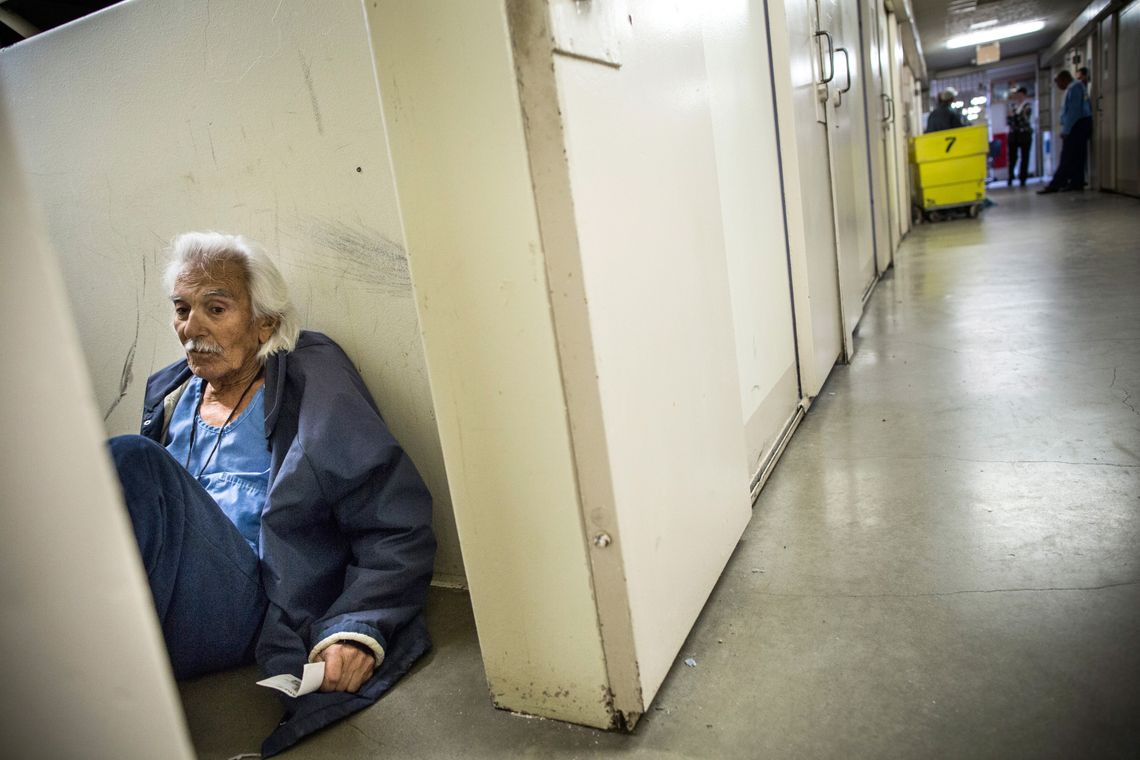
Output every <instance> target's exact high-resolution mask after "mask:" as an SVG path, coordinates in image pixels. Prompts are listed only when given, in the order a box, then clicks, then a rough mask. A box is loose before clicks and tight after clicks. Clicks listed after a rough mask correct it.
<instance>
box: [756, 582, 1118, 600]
mask: <svg viewBox="0 0 1140 760" xmlns="http://www.w3.org/2000/svg"><path fill="white" fill-rule="evenodd" d="M1138 584H1140V580H1131V581H1121V582H1119V583H1106V584H1104V585H1103V586H1045V587H1042V588H1034V587H1027V588H992V589H962V590H959V591H931V592H926V593H921V594H901V593H899V594H785V593H780V592H777V591H761V592H759V593H760V594H762V595H763V596H774V597H780V598H787V599H927V598H932V597H940V596H964V595H968V594H1021V593H1048V592H1052V591H1104V590H1106V589H1111V588H1122V587H1125V586H1135V585H1138Z"/></svg>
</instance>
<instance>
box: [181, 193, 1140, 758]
mask: <svg viewBox="0 0 1140 760" xmlns="http://www.w3.org/2000/svg"><path fill="white" fill-rule="evenodd" d="M992 197H993V198H994V199H995V200H996V201H997V204H998V205H997V206H996V207H994V208H991V209H989V210H987V211H986V212H984V214H983V216H982V218H981V219H979V220H960V221H952V222H944V223H941V224H937V225H924V226H922V227H919V228H917V229H915V230H914V231H913V232H912V233H911V235H910V236H909V237H908V238H907V240H906V241H905V243H904V244H903V247H902V250H901V252H900V253H899V255H898V260H897V264H896V267H895V268H894V270H893V271H892V272H889V273H888V274H887V276H886V278H885V279H884V280H883V281H882V282H881V283H880V284H879V285H878V287H877V289H876V291H875V292H874V294H873V296H872V298H871V301H870V303H869V304H868V307H867V312H866V315H865V316H864V319H863V322H862V324H861V326H860V328H859V332H858V355H857V356H856V359H855V361H854V362H853V363H852V364H851V365H850V366H839V367H836V368H835V370H834V372H833V373H832V375H831V378H830V380H829V381H828V384H827V385H826V386H825V388H824V390H823V392H822V394H821V395H820V397H819V398H818V399H817V400H816V402H815V404H814V406H813V407H812V409H811V411H810V412H809V413H808V415H807V418H806V419H805V420H804V423H803V424H802V426H801V427H800V430H799V431H798V432H797V434H796V435H795V437H794V439H793V440H792V442H791V444H790V445H789V447H788V449H787V451H786V453H785V454H784V456H783V459H782V461H781V462H780V464H779V466H778V467H777V469H776V472H775V474H774V475H773V477H772V479H771V480H770V482H769V483H768V486H767V487H766V488H765V490H764V491H763V493H762V494H761V496H760V499H759V501H758V502H757V504H756V510H755V515H754V517H753V520H752V523H751V525H750V526H749V527H748V529H747V531H746V533H745V535H744V538H743V540H742V542H741V544H740V546H739V548H738V549H737V551H736V553H735V555H734V556H733V558H732V560H731V562H730V563H729V565H728V568H727V569H726V571H725V573H724V576H723V577H722V579H721V581H720V583H719V585H718V586H717V588H716V590H715V592H714V594H713V596H712V598H711V599H710V601H709V603H708V605H707V607H706V608H705V610H704V612H703V614H702V615H701V618H700V620H699V621H698V622H697V624H696V626H695V628H694V629H693V632H692V634H691V635H690V637H689V640H688V641H687V642H686V644H685V646H684V649H683V650H682V651H681V653H680V654H679V655H678V658H677V663H676V665H675V666H674V668H673V671H672V672H671V673H670V675H669V677H668V679H667V680H666V682H665V685H664V686H663V688H662V689H661V691H660V694H659V695H658V697H657V699H656V701H655V702H654V704H653V706H652V708H651V709H650V711H649V713H648V715H646V716H645V718H644V719H643V720H642V722H641V723H640V724H639V725H638V727H637V730H636V732H635V733H634V734H632V735H618V734H612V733H604V732H600V731H594V730H589V729H584V728H580V727H576V726H571V725H567V724H562V723H559V722H556V721H547V720H539V719H528V718H524V717H518V716H514V715H511V714H508V713H504V712H500V711H496V710H495V709H494V708H492V707H491V704H490V701H489V700H488V697H487V690H486V686H485V683H484V680H483V672H482V665H481V662H480V659H479V650H478V645H477V642H476V637H475V629H474V623H473V620H472V616H471V609H470V605H469V603H468V600H467V597H466V595H464V594H462V593H459V592H450V591H443V590H437V591H435V592H434V593H433V596H432V598H431V601H430V607H429V618H430V625H431V629H432V631H433V634H434V636H435V639H436V649H435V651H434V653H433V654H432V655H431V656H430V657H429V658H428V659H427V660H426V661H425V662H423V663H422V664H421V665H420V667H418V668H417V669H416V670H415V671H414V672H413V673H412V674H411V675H410V676H409V677H408V678H406V679H405V680H404V681H403V682H401V683H400V684H399V685H398V686H397V687H396V689H395V690H394V691H393V692H392V693H391V694H389V695H388V696H387V697H385V698H384V699H383V700H382V701H381V702H380V703H379V704H378V705H376V706H375V707H373V708H370V709H368V710H366V711H365V712H363V713H361V714H359V715H358V716H356V717H354V718H352V719H350V720H348V721H346V722H344V723H342V724H340V725H338V726H335V727H333V728H331V729H329V730H327V731H325V732H323V733H321V734H319V735H317V736H315V737H313V738H312V739H310V740H307V741H306V742H304V743H303V744H301V745H300V746H298V747H297V748H296V749H294V750H292V751H291V752H290V753H289V755H287V756H288V757H291V758H292V759H293V760H315V759H317V758H334V757H335V758H342V759H343V758H366V757H367V758H371V757H398V758H505V757H522V758H526V757H534V758H540V757H541V758H577V757H594V756H603V755H604V756H608V755H613V754H622V755H626V756H629V757H632V758H832V757H834V758H848V757H866V758H894V757H899V758H926V757H969V758H982V757H992V758H1010V757H1017V758H1044V757H1056V758H1073V757H1129V758H1135V757H1138V756H1140V583H1138V582H1140V483H1138V477H1140V412H1138V411H1137V409H1138V408H1140V201H1137V200H1134V199H1128V198H1122V197H1114V196H1107V195H1100V194H1094V193H1084V194H1061V195H1052V196H1041V197H1039V196H1036V195H1035V194H1033V193H1032V192H1031V191H1029V190H1011V191H1006V190H1005V189H995V190H994V191H993V193H992ZM687 657H692V658H694V659H695V660H696V662H697V665H696V667H687V666H685V665H684V664H683V660H684V659H685V658H687ZM255 679H256V673H255V672H254V671H253V670H249V671H239V672H235V673H227V674H223V675H222V676H217V677H213V678H209V679H203V680H201V681H197V682H193V683H187V684H183V685H182V692H183V698H184V702H185V705H186V709H187V715H188V719H189V721H190V725H191V728H192V732H193V734H194V740H195V743H196V745H197V747H198V749H199V751H200V753H201V756H202V757H203V758H228V757H231V756H233V755H236V754H238V753H241V752H251V751H254V750H256V748H257V746H258V743H259V740H260V738H261V737H262V736H264V735H265V734H266V733H267V732H268V731H269V729H270V728H271V727H272V725H273V723H274V721H275V720H276V718H277V707H276V703H275V700H274V699H273V698H272V697H271V696H270V695H269V694H268V693H266V692H264V691H263V690H260V689H258V688H257V687H255V686H253V685H252V684H253V681H254V680H255Z"/></svg>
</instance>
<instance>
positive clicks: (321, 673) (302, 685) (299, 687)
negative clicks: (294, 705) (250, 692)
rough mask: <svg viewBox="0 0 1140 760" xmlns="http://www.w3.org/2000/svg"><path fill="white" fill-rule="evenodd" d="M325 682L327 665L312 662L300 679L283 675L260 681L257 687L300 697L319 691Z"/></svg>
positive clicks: (287, 674) (286, 674)
mask: <svg viewBox="0 0 1140 760" xmlns="http://www.w3.org/2000/svg"><path fill="white" fill-rule="evenodd" d="M324 680H325V664H324V663H323V662H310V663H309V664H308V665H306V666H305V670H304V671H303V672H302V673H301V677H300V678H297V676H294V675H290V674H289V673H283V674H281V675H279V676H273V677H272V678H266V679H265V680H263V681H258V682H257V685H258V686H267V687H269V688H270V689H277V691H280V692H282V693H284V694H288V695H289V696H290V697H299V696H301V695H302V694H308V693H310V692H313V691H316V690H317V689H319V688H320V687H321V682H322V681H324Z"/></svg>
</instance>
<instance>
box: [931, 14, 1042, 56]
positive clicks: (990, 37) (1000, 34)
mask: <svg viewBox="0 0 1140 760" xmlns="http://www.w3.org/2000/svg"><path fill="white" fill-rule="evenodd" d="M1044 28H1045V22H1044V21H1042V20H1040V19H1035V20H1033V21H1020V22H1018V23H1016V24H1006V25H1005V26H995V27H991V28H989V29H982V30H979V31H976V32H970V33H968V34H960V35H958V36H957V37H951V38H950V39H948V40H947V41H946V47H948V48H951V49H954V48H961V47H969V46H970V45H980V44H982V43H984V42H993V41H994V40H1004V39H1006V38H1007V37H1021V36H1022V35H1025V34H1033V33H1034V32H1039V31H1041V30H1042V29H1044Z"/></svg>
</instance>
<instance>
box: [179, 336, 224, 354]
mask: <svg viewBox="0 0 1140 760" xmlns="http://www.w3.org/2000/svg"><path fill="white" fill-rule="evenodd" d="M182 349H183V350H184V351H186V353H191V352H194V353H199V354H220V353H222V347H221V346H218V345H215V344H212V343H204V342H203V341H200V340H194V339H193V338H191V339H190V340H188V341H186V342H185V343H183V344H182Z"/></svg>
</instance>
